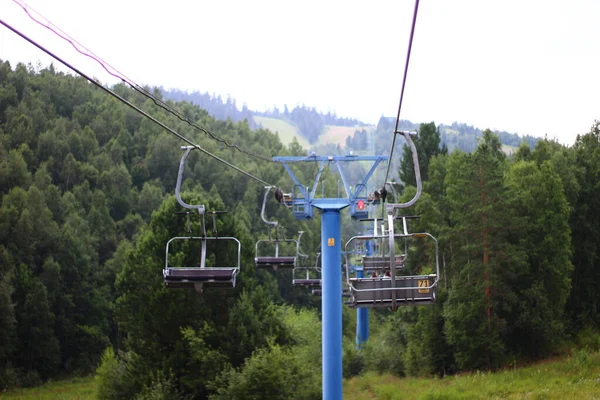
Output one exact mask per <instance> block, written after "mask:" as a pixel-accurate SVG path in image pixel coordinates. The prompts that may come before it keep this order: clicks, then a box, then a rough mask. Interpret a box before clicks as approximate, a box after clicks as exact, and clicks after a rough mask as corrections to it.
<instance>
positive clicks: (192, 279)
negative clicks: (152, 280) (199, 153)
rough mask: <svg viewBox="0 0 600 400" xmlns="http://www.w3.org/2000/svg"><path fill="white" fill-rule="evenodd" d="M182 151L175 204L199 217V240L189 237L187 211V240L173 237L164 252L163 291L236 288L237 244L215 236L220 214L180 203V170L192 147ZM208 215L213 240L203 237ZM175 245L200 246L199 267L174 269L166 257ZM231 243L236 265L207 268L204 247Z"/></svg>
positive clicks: (224, 237)
mask: <svg viewBox="0 0 600 400" xmlns="http://www.w3.org/2000/svg"><path fill="white" fill-rule="evenodd" d="M182 149H185V150H186V151H185V153H184V154H183V157H182V158H181V162H180V164H179V173H178V175H177V185H176V187H175V195H176V197H177V202H178V203H179V204H180V205H181V206H182V207H184V208H186V209H189V210H195V211H194V212H197V213H198V215H199V216H200V222H201V229H202V234H201V235H200V236H193V235H192V234H191V224H190V219H189V218H190V214H191V213H192V211H187V212H185V214H186V215H187V218H188V232H189V233H190V235H189V236H176V237H173V238H171V239H170V240H169V241H168V242H167V245H166V249H165V267H164V269H163V278H164V283H165V286H166V287H167V288H193V289H195V290H196V291H197V292H198V293H202V292H203V290H204V288H205V287H220V288H233V287H235V284H236V277H237V275H238V274H239V271H240V266H241V243H240V242H239V240H237V239H236V238H234V237H228V236H217V234H216V229H217V224H216V216H217V214H221V213H224V211H209V212H207V211H206V209H205V207H204V205H190V204H187V203H185V202H184V201H183V200H182V199H181V193H180V191H181V182H182V180H183V170H184V165H185V161H186V159H187V157H188V155H189V154H190V152H191V151H192V150H193V149H195V147H193V146H182ZM206 214H209V215H211V216H212V221H213V232H214V234H215V236H208V235H207V234H206V224H205V215H206ZM177 241H182V242H185V241H198V242H199V243H200V254H199V265H197V266H175V265H172V261H173V257H172V256H171V255H170V254H169V253H170V251H169V250H170V248H171V245H172V244H173V243H175V242H177ZM225 242H227V243H233V244H234V245H235V247H236V248H237V264H236V265H235V266H230V265H228V266H208V265H207V262H206V257H207V247H208V246H207V245H208V243H211V244H217V243H219V244H222V243H225Z"/></svg>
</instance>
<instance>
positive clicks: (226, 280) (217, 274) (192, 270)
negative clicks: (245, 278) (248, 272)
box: [163, 267, 238, 289]
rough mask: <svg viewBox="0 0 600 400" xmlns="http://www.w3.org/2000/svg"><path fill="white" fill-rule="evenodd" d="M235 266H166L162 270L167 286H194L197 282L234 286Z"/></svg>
mask: <svg viewBox="0 0 600 400" xmlns="http://www.w3.org/2000/svg"><path fill="white" fill-rule="evenodd" d="M237 272H238V269H237V268H226V267H209V268H199V267H167V269H165V270H164V271H163V276H164V282H165V285H166V287H167V288H192V289H193V288H196V287H197V284H203V285H205V286H206V287H222V288H233V287H235V280H236V276H237Z"/></svg>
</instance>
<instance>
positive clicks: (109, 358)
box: [94, 348, 144, 400]
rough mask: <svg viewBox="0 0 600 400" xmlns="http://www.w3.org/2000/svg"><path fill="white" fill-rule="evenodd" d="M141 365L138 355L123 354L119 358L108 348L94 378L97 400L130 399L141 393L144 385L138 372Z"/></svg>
mask: <svg viewBox="0 0 600 400" xmlns="http://www.w3.org/2000/svg"><path fill="white" fill-rule="evenodd" d="M139 364H140V360H139V357H138V356H137V355H136V354H134V353H131V352H128V353H123V354H121V357H119V358H117V356H116V355H115V353H114V351H113V349H112V348H107V349H106V350H105V351H104V354H103V355H102V360H101V363H100V366H99V367H98V369H97V370H96V377H95V378H94V380H95V385H96V387H97V392H96V396H97V399H98V400H113V399H130V398H133V397H134V396H135V395H136V394H137V393H140V392H141V390H142V387H143V386H144V385H143V381H140V374H139V371H137V369H138V368H139Z"/></svg>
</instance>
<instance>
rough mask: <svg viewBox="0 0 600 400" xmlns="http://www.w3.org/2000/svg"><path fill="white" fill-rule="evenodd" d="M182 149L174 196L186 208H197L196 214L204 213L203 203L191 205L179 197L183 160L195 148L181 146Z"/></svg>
mask: <svg viewBox="0 0 600 400" xmlns="http://www.w3.org/2000/svg"><path fill="white" fill-rule="evenodd" d="M181 149H182V150H185V153H183V156H182V157H181V162H180V163H179V172H178V173H177V185H175V197H177V202H178V203H179V204H180V205H181V206H182V207H183V208H188V209H190V210H198V214H200V215H204V213H205V211H206V209H205V208H204V205H203V204H201V205H192V204H187V203H186V202H184V201H183V200H182V199H181V182H182V181H183V169H184V167H185V160H186V159H187V158H188V156H189V154H190V152H191V151H192V150H194V149H196V147H195V146H181Z"/></svg>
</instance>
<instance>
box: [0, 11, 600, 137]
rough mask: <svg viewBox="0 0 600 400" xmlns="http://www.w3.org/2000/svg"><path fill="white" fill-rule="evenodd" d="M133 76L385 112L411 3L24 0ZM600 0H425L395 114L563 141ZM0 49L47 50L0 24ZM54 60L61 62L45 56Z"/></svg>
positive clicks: (263, 102) (22, 21)
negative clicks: (405, 79) (37, 46)
mask: <svg viewBox="0 0 600 400" xmlns="http://www.w3.org/2000/svg"><path fill="white" fill-rule="evenodd" d="M17 2H21V0H0V19H2V20H4V21H5V22H7V23H9V24H10V25H12V26H14V27H15V28H17V29H19V30H20V31H22V32H23V33H25V34H26V35H28V36H30V37H31V38H33V39H34V40H36V41H39V43H40V44H42V45H44V46H45V47H47V48H48V49H50V50H52V51H53V52H55V53H56V54H58V55H59V56H61V57H63V58H64V59H66V60H67V61H69V62H70V63H72V64H74V65H75V66H77V67H78V68H80V69H81V70H83V71H84V72H86V73H88V74H90V75H93V76H95V77H96V78H98V79H99V80H100V81H102V82H105V83H113V82H114V79H112V78H111V77H110V75H108V74H107V73H106V72H105V71H104V70H103V69H102V68H101V67H100V66H99V65H98V64H97V63H95V62H94V61H92V60H90V59H89V58H87V57H84V56H82V55H81V54H79V53H77V52H76V51H75V50H74V49H73V47H72V46H71V45H70V44H68V43H67V42H65V41H64V40H62V39H60V38H58V37H57V36H55V35H54V34H53V33H52V32H50V31H48V30H47V29H45V28H43V27H40V26H39V25H37V24H36V23H35V22H34V21H32V20H31V19H29V17H28V16H27V14H26V13H25V12H24V11H23V9H22V8H21V7H20V6H19V5H18V4H17ZM25 4H27V5H28V6H30V7H31V10H30V12H32V14H33V15H34V16H36V17H37V18H38V19H40V16H39V15H36V14H35V13H33V10H35V11H37V12H39V14H41V15H42V16H43V17H46V18H47V19H48V20H49V21H51V22H52V23H53V24H54V25H56V26H58V27H59V28H60V29H62V30H63V31H64V32H66V33H67V34H69V35H70V36H72V37H73V38H75V39H76V40H77V41H78V42H80V43H81V44H83V45H85V46H86V47H87V48H88V49H89V50H91V51H92V52H94V53H95V54H96V55H98V56H99V57H101V58H102V59H103V60H104V61H106V62H107V63H109V64H110V65H112V66H113V67H115V68H116V69H117V70H119V71H120V72H121V73H123V74H124V75H126V76H127V77H129V78H130V79H131V80H132V81H134V82H136V83H139V84H149V85H163V86H165V87H167V88H178V89H182V90H189V91H193V90H198V91H201V92H209V93H215V94H220V95H221V96H223V97H226V96H227V95H230V96H231V97H233V98H235V99H236V101H237V103H238V105H239V106H241V105H242V104H246V105H247V106H248V107H249V108H250V109H255V110H265V109H269V108H272V107H273V106H278V107H283V105H284V104H287V105H288V106H289V107H290V108H292V107H294V106H296V105H299V104H305V105H307V106H311V107H312V106H314V107H316V108H317V109H319V110H321V111H332V112H335V113H336V114H337V115H338V116H341V117H351V118H357V119H360V120H362V121H364V122H369V123H376V122H377V120H378V119H379V117H381V116H382V115H385V116H389V117H395V116H396V112H397V107H398V100H399V96H400V88H401V82H402V74H403V70H404V63H405V56H406V48H407V44H408V38H409V33H410V24H411V18H412V13H413V7H414V1H413V0H395V1H394V0H382V1H372V2H365V1H354V0H345V1H342V0H319V1H317V0H304V1H281V0H255V1H242V0H220V1H214V0H212V1H205V0H198V1H189V0H188V1H183V0H171V1H167V2H165V1H161V2H158V1H139V0H120V1H117V0H104V1H102V2H94V1H90V0H87V1H85V0H52V1H49V0H26V3H25ZM599 20H600V1H596V0H570V1H567V0H560V1H559V0H501V1H500V0H454V1H452V0H421V2H420V6H419V14H418V18H417V25H416V31H415V38H414V42H413V51H412V56H411V64H410V68H409V72H408V81H407V86H406V91H405V95H404V104H403V110H402V115H401V118H403V119H409V120H411V121H413V122H430V121H435V122H436V123H438V124H439V123H446V124H449V123H452V122H454V121H457V122H464V123H467V124H470V125H474V126H476V127H478V128H482V129H483V128H491V129H498V130H506V131H509V132H516V133H519V134H523V135H524V134H530V135H534V136H543V135H546V134H547V135H548V137H549V138H552V139H554V138H555V139H558V140H559V141H560V142H562V143H565V144H568V145H571V144H573V143H574V140H575V137H576V135H577V134H581V133H586V132H589V129H590V127H591V125H592V123H593V122H594V120H595V119H600V96H599V89H600V73H598V71H599V70H600V24H598V21H599ZM0 59H3V60H9V61H10V62H11V63H16V62H19V61H21V62H25V63H29V62H31V63H33V64H35V63H36V62H38V61H40V62H41V63H42V65H43V66H46V65H47V64H49V63H50V59H49V57H47V56H45V54H43V53H42V52H41V51H40V50H38V49H36V48H35V47H33V46H32V45H30V44H29V43H27V42H25V41H24V40H23V39H21V38H19V37H18V36H16V35H15V34H13V33H12V32H10V31H9V30H7V29H6V28H4V27H2V26H0ZM55 64H57V63H56V62H55Z"/></svg>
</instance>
